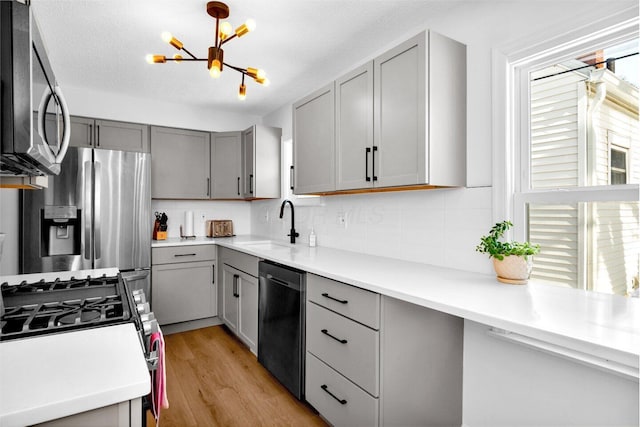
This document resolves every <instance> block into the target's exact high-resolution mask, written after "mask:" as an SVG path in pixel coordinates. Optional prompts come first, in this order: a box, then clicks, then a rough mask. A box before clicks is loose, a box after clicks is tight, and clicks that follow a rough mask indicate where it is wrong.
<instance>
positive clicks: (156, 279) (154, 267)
mask: <svg viewBox="0 0 640 427" xmlns="http://www.w3.org/2000/svg"><path fill="white" fill-rule="evenodd" d="M151 257H152V259H151V262H152V264H151V304H152V310H153V312H154V313H155V316H156V318H157V319H158V323H160V324H161V325H166V324H172V323H178V322H186V321H190V320H197V319H204V318H207V317H213V316H216V315H217V314H218V306H217V289H216V275H215V270H216V247H215V246H214V245H197V246H196V245H190V246H173V247H165V248H152V251H151Z"/></svg>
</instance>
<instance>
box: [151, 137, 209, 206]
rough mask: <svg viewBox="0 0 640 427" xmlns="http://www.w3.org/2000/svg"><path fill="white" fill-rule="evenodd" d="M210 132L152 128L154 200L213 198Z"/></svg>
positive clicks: (152, 192)
mask: <svg viewBox="0 0 640 427" xmlns="http://www.w3.org/2000/svg"><path fill="white" fill-rule="evenodd" d="M209 162H210V154H209V133H208V132H198V131H191V130H184V129H172V128H163V127H157V126H152V127H151V197H152V198H157V199H163V198H164V199H208V198H209V173H210V170H209V164H210V163H209Z"/></svg>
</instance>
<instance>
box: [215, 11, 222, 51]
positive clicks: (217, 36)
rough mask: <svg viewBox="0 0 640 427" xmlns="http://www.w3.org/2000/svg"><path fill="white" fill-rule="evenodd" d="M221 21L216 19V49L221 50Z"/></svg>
mask: <svg viewBox="0 0 640 427" xmlns="http://www.w3.org/2000/svg"><path fill="white" fill-rule="evenodd" d="M219 31H220V20H219V19H218V18H216V44H215V47H216V48H220V46H222V45H221V44H220V33H219Z"/></svg>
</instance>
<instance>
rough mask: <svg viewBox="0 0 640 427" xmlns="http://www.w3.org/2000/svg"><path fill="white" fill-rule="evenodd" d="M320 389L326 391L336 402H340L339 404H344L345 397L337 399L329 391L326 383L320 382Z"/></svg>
mask: <svg viewBox="0 0 640 427" xmlns="http://www.w3.org/2000/svg"><path fill="white" fill-rule="evenodd" d="M320 388H321V389H323V390H324V392H325V393H327V394H328V395H329V396H331V397H333V398H334V399H335V400H337V401H338V402H340V404H341V405H346V404H347V401H346V400H345V399H339V398H338V397H337V396H336V395H335V394H333V393H331V392H330V391H329V387H327V385H326V384H322V385H321V386H320Z"/></svg>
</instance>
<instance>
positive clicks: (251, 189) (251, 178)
mask: <svg viewBox="0 0 640 427" xmlns="http://www.w3.org/2000/svg"><path fill="white" fill-rule="evenodd" d="M249 194H253V174H252V175H249Z"/></svg>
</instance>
